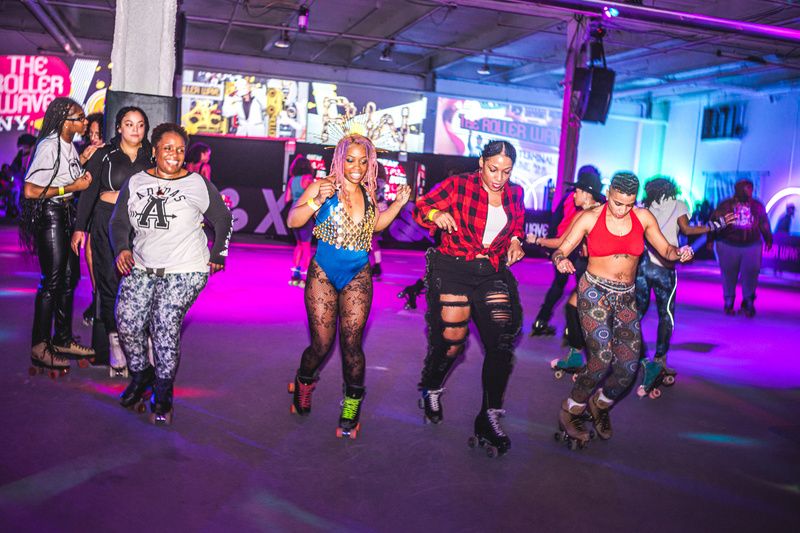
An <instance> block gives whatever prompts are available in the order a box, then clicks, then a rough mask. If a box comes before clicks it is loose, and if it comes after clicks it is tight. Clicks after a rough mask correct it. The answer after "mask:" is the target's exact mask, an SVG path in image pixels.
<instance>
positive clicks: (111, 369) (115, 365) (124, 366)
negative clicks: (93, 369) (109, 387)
mask: <svg viewBox="0 0 800 533" xmlns="http://www.w3.org/2000/svg"><path fill="white" fill-rule="evenodd" d="M108 356H109V357H108V377H110V378H118V377H122V378H127V377H128V361H127V360H126V359H125V352H124V351H123V350H122V345H121V344H120V343H119V335H118V334H117V333H109V334H108ZM150 364H151V365H152V364H153V363H152V361H151V363H150Z"/></svg>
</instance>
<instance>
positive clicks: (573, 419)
mask: <svg viewBox="0 0 800 533" xmlns="http://www.w3.org/2000/svg"><path fill="white" fill-rule="evenodd" d="M587 420H588V416H587V415H586V405H581V404H575V405H573V406H572V407H569V401H568V400H564V402H563V403H562V404H561V411H560V412H559V413H558V432H556V434H555V435H554V437H555V439H556V441H557V442H561V441H563V442H564V443H566V445H567V447H568V448H569V449H570V450H576V449H579V448H580V449H583V448H585V447H586V446H587V445H588V444H589V440H590V439H591V438H593V437H594V432H589V431H587V430H586V428H585V427H584V423H585V422H586V421H587Z"/></svg>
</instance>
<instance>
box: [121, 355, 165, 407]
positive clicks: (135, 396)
mask: <svg viewBox="0 0 800 533" xmlns="http://www.w3.org/2000/svg"><path fill="white" fill-rule="evenodd" d="M131 375H132V376H133V378H132V379H131V382H130V384H129V385H128V387H127V388H126V389H125V390H124V391H123V393H122V395H120V397H119V404H120V405H121V406H122V407H125V408H126V409H133V410H134V411H136V412H137V413H144V412H145V411H146V410H147V407H146V406H145V401H146V400H147V398H148V397H149V396H150V395H151V387H152V386H153V382H154V381H155V379H156V372H155V369H154V368H153V367H152V366H150V367H147V368H146V369H145V370H142V371H140V372H133V371H132V372H131Z"/></svg>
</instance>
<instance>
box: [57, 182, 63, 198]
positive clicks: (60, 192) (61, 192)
mask: <svg viewBox="0 0 800 533" xmlns="http://www.w3.org/2000/svg"><path fill="white" fill-rule="evenodd" d="M58 195H59V196H64V186H63V185H61V186H60V187H59V188H58Z"/></svg>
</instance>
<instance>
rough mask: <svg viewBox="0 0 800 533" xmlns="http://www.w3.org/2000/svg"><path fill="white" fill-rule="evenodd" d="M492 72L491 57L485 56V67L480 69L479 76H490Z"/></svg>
mask: <svg viewBox="0 0 800 533" xmlns="http://www.w3.org/2000/svg"><path fill="white" fill-rule="evenodd" d="M491 73H492V71H491V70H490V69H489V56H488V55H485V56H483V65H482V66H481V68H479V69H478V74H480V75H481V76H488V75H489V74H491Z"/></svg>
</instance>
